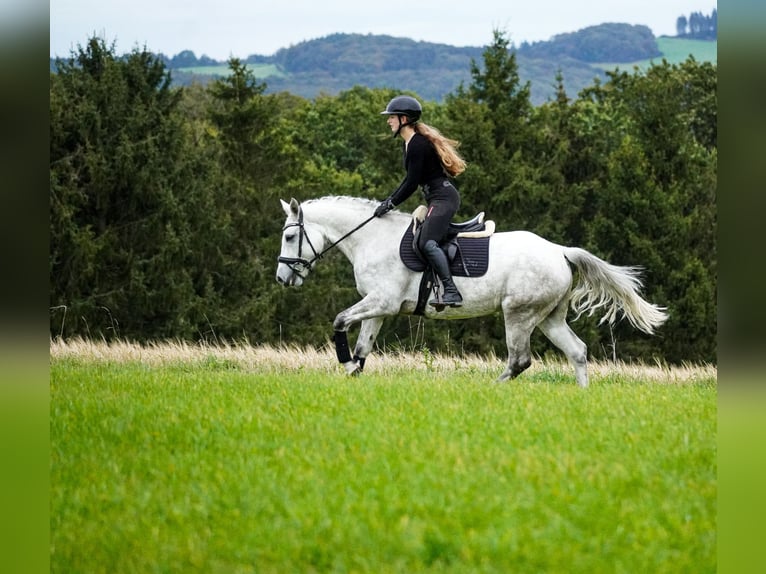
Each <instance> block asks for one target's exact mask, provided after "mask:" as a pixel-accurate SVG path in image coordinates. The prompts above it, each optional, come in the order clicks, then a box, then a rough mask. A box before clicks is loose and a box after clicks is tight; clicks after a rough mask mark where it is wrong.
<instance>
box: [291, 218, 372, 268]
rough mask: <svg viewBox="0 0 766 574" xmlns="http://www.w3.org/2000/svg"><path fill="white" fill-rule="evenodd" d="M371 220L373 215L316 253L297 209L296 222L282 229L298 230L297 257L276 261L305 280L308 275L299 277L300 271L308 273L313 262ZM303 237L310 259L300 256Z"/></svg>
mask: <svg viewBox="0 0 766 574" xmlns="http://www.w3.org/2000/svg"><path fill="white" fill-rule="evenodd" d="M373 219H375V215H371V216H370V217H368V218H367V219H365V220H364V221H363V222H362V223H360V224H359V225H357V226H356V227H354V229H352V230H351V231H349V232H348V233H346V234H345V235H344V236H342V237H341V238H340V239H338V240H337V241H334V242H333V243H331V244H330V245H328V246H327V247H325V248H324V249H323V250H322V251H320V252H319V253H317V250H316V249H315V248H314V245H313V244H312V243H311V239H310V238H309V235H308V233H306V226H305V225H304V223H303V209H302V208H299V209H298V221H296V222H295V223H288V224H287V225H285V226H284V227H283V228H282V231H283V232H284V231H285V230H286V229H289V228H290V227H297V228H298V229H299V234H298V257H283V256H281V255H280V256H279V257H277V261H278V262H279V263H284V264H285V265H287V267H288V268H289V269H290V271H292V272H293V273H295V274H296V275H297V276H298V277H300V278H301V279H304V280H305V279H306V276H307V275H308V273H307V274H306V275H301V269H306V270H307V271H310V270H311V266H312V265H313V264H314V262H315V261H319V260H320V259H321V258H322V257H324V254H325V253H327V252H328V251H329V250H330V249H332V248H333V247H335V246H336V245H338V243H340V242H341V241H343V240H344V239H346V238H347V237H348V236H349V235H352V234H353V233H356V232H357V231H359V230H360V229H361V228H362V227H364V226H365V225H367V224H368V223H369V222H370V221H372V220H373ZM304 237H305V238H306V243H308V245H309V247H310V248H311V252H312V253H313V255H314V256H313V257H312V258H311V259H305V258H304V257H302V255H303V238H304Z"/></svg>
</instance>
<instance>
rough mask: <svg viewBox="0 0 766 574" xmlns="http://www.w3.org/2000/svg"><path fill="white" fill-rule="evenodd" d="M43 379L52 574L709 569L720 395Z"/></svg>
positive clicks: (310, 373) (170, 371) (237, 372)
mask: <svg viewBox="0 0 766 574" xmlns="http://www.w3.org/2000/svg"><path fill="white" fill-rule="evenodd" d="M262 367H263V368H260V367H258V366H255V367H254V368H253V367H249V368H243V367H242V366H241V365H240V364H239V363H237V362H236V361H228V360H220V359H216V358H214V357H209V356H208V357H207V358H204V357H203V358H202V359H201V360H199V361H196V362H194V361H192V362H189V361H176V362H172V361H171V362H170V363H168V364H161V365H150V364H148V363H146V362H141V361H134V360H127V361H112V360H91V359H88V360H84V359H77V358H71V357H63V358H57V357H52V360H51V400H50V404H51V412H50V441H51V469H50V475H51V477H50V482H51V497H50V498H51V520H50V528H51V530H50V542H51V554H50V559H51V572H66V573H72V572H88V573H95V572H104V573H109V574H116V573H123V572H125V573H127V572H135V573H147V572H179V573H181V572H184V573H187V572H221V573H235V572H242V573H244V572H258V573H262V572H275V573H276V572H280V573H281V572H374V573H389V572H392V573H393V572H402V573H405V572H406V573H415V572H504V573H505V572H525V573H526V572H569V573H572V572H588V573H592V572H599V573H602V572H625V573H628V572H630V573H635V572H652V573H661V572H672V573H674V574H676V573H679V572H690V573H694V574H699V573H704V572H714V571H715V569H716V558H715V550H716V534H715V532H716V514H715V508H716V490H717V483H716V394H717V393H716V383H715V378H714V377H712V378H711V377H710V376H702V377H700V378H698V379H696V380H695V379H692V380H690V381H688V382H685V383H683V384H667V383H662V382H656V381H649V380H636V379H628V378H626V377H624V376H620V375H607V376H593V377H592V382H591V386H590V387H589V388H588V389H580V388H578V387H576V386H575V385H574V383H573V377H572V374H571V373H570V372H569V371H568V370H564V371H563V374H561V373H556V372H554V371H540V372H537V373H532V374H530V375H526V376H522V377H521V378H520V379H518V380H517V381H514V382H511V383H509V384H503V385H495V384H492V382H491V381H492V377H490V376H488V375H487V373H485V372H481V371H479V370H477V369H472V368H456V369H454V370H453V371H451V372H449V371H441V370H437V371H429V370H412V369H410V368H397V367H396V365H394V366H392V367H390V368H388V369H387V370H386V371H385V372H379V371H375V370H373V372H372V373H370V374H365V375H364V376H363V377H362V378H357V379H349V378H346V377H345V376H343V375H342V374H341V373H340V372H339V371H331V372H326V371H325V370H323V369H321V368H317V369H312V368H306V369H304V368H303V367H301V368H300V369H296V370H283V371H280V370H275V369H274V368H273V367H270V366H269V365H262Z"/></svg>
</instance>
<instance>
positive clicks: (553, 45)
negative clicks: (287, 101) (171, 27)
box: [51, 24, 717, 105]
mask: <svg viewBox="0 0 766 574" xmlns="http://www.w3.org/2000/svg"><path fill="white" fill-rule="evenodd" d="M711 46H712V50H711ZM716 48H717V42H716V41H702V40H688V39H685V38H667V37H663V38H659V39H658V38H655V37H654V35H653V34H652V32H651V30H650V29H649V28H648V27H647V26H640V25H639V26H634V25H629V24H600V25H598V26H590V27H588V28H584V29H582V30H579V31H577V32H573V33H568V34H560V35H557V36H554V37H553V38H552V39H551V40H549V41H546V42H535V43H532V44H529V43H522V44H521V45H520V46H514V49H515V50H516V61H517V64H518V67H519V76H520V78H521V81H522V82H526V81H529V82H530V84H531V98H532V102H533V103H534V104H536V105H537V104H540V103H543V102H545V101H546V100H548V99H552V98H553V94H554V84H555V77H556V74H557V72H558V71H561V73H562V75H563V79H564V86H565V88H566V90H567V93H568V94H570V96H571V97H575V96H576V95H577V93H578V92H579V91H580V90H582V89H583V88H585V87H587V86H590V85H592V84H593V81H594V79H595V78H605V70H613V69H614V68H615V67H620V68H632V66H639V67H645V66H648V65H649V64H650V63H651V62H652V61H656V62H660V61H661V60H662V59H663V58H665V59H667V60H668V61H669V62H671V63H677V62H680V61H683V60H685V59H686V58H687V57H688V56H689V55H690V54H691V55H693V56H694V57H695V59H697V60H698V61H711V60H712V61H715V57H716ZM483 51H484V47H455V46H450V45H447V44H435V43H430V42H417V41H415V40H411V39H408V38H395V37H392V36H384V35H372V34H368V35H363V34H332V35H329V36H326V37H323V38H319V39H315V40H308V41H305V42H301V43H299V44H296V45H294V46H290V47H289V48H282V49H280V50H279V51H277V52H276V54H274V55H273V56H261V55H251V56H248V57H247V58H244V59H243V61H244V62H245V63H247V64H248V67H249V68H250V69H251V70H252V72H253V73H254V75H255V76H256V77H257V78H258V79H259V80H261V81H264V82H265V83H266V85H267V92H272V93H273V92H281V91H288V92H291V93H293V94H296V95H299V96H302V97H305V98H313V97H316V96H317V95H319V94H322V93H324V94H329V95H334V94H337V93H338V92H340V91H343V90H347V89H349V88H351V87H353V86H354V85H364V86H367V87H371V88H394V89H401V90H412V91H414V92H415V93H417V94H419V95H420V96H421V97H422V98H424V99H426V100H432V101H441V100H442V99H443V98H444V97H445V96H446V95H447V94H448V93H450V92H453V91H454V90H455V89H456V88H457V87H458V86H459V85H460V83H461V82H463V83H465V84H466V85H467V84H468V83H470V81H471V77H470V63H471V60H474V61H475V62H476V63H477V64H479V65H481V64H482V63H483V62H482V54H483ZM160 56H161V57H162V58H163V59H164V61H165V63H166V64H167V66H168V68H170V69H171V73H172V78H173V81H174V82H175V83H176V84H180V85H187V84H190V83H191V82H195V81H196V82H202V83H205V82H207V81H209V80H210V79H211V78H214V77H220V76H223V75H226V74H227V73H228V65H227V63H226V62H216V61H214V60H211V59H210V58H207V57H205V56H203V57H201V58H200V59H197V58H195V56H194V53H193V52H191V51H189V50H186V51H184V52H181V53H180V54H178V55H176V56H174V57H172V58H168V57H167V56H164V55H160ZM51 65H52V67H53V62H52V63H51Z"/></svg>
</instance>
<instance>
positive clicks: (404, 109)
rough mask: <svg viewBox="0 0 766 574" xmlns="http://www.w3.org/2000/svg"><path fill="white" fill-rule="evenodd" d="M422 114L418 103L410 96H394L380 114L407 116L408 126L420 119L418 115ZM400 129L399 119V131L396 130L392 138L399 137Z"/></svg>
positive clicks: (421, 108) (400, 122) (400, 121)
mask: <svg viewBox="0 0 766 574" xmlns="http://www.w3.org/2000/svg"><path fill="white" fill-rule="evenodd" d="M421 113H423V107H422V106H421V105H420V102H419V101H417V100H416V99H415V98H413V97H412V96H396V97H395V98H394V99H392V100H391V101H390V102H388V105H387V106H386V109H385V110H384V111H382V112H380V115H382V116H407V119H408V120H409V123H410V124H414V123H415V122H417V121H418V120H419V119H420V114H421ZM401 129H402V120H401V118H400V119H399V129H398V130H396V133H395V134H394V137H396V136H398V135H399V131H400V130H401Z"/></svg>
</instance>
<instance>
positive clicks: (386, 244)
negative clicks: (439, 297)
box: [276, 197, 667, 387]
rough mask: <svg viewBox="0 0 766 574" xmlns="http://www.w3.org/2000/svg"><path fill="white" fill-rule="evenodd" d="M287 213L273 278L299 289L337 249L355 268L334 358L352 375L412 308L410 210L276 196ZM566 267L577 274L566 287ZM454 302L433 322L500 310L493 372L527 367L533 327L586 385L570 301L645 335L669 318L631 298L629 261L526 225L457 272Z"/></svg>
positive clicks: (416, 276)
mask: <svg viewBox="0 0 766 574" xmlns="http://www.w3.org/2000/svg"><path fill="white" fill-rule="evenodd" d="M280 201H281V203H282V207H283V209H284V211H285V214H286V215H287V219H286V221H285V226H284V228H283V233H282V247H281V254H280V256H279V263H278V266H277V277H276V278H277V281H278V282H279V283H281V284H283V285H293V286H296V287H297V286H300V285H301V284H302V283H303V281H304V280H305V279H306V277H307V275H308V273H309V272H310V271H311V269H312V268H313V267H314V265H316V263H317V261H318V260H319V259H320V258H321V256H322V255H323V254H324V251H326V250H328V249H330V248H332V247H335V246H337V248H338V249H339V250H340V251H341V252H342V253H343V254H344V255H345V256H346V257H347V258H348V260H349V261H350V262H351V265H352V266H353V268H354V277H355V279H356V288H357V291H358V292H359V294H360V295H361V296H362V299H361V300H360V301H359V302H358V303H356V304H354V305H352V306H351V307H349V308H348V309H344V310H343V311H341V312H340V313H338V315H337V316H336V317H335V321H334V323H333V327H334V329H335V337H334V340H335V344H336V350H337V353H338V359H339V361H340V362H341V363H342V364H343V366H344V368H345V370H346V372H347V373H348V374H358V373H359V372H360V371H361V369H362V368H363V366H364V361H365V358H366V357H367V356H368V355H369V353H370V351H371V350H372V348H373V345H374V342H375V338H376V337H377V335H378V332H379V331H380V327H381V325H382V323H383V319H384V318H385V317H387V316H392V315H397V314H403V315H407V314H412V313H413V311H414V310H415V308H416V304H417V300H418V290H419V285H420V280H421V276H422V273H419V272H414V271H410V270H409V269H408V268H407V267H405V265H404V264H403V263H402V261H401V258H400V255H399V242H400V239H401V237H402V235H403V233H404V231H405V229H406V228H407V226H409V225H411V222H412V218H411V215H409V214H405V213H402V212H399V211H391V212H389V213H388V214H386V215H384V216H383V217H379V218H376V217H374V216H373V212H374V210H375V207H377V205H378V204H377V202H373V201H370V200H367V199H360V198H352V197H323V198H321V199H314V200H309V201H306V202H304V203H302V204H299V203H298V202H297V201H296V200H295V199H292V200H291V201H290V203H289V204H288V203H286V202H284V201H282V200H280ZM570 264H571V265H572V266H574V267H575V268H576V269H577V270H578V271H579V281H578V282H577V284H576V285H573V274H572V270H571V268H570ZM454 281H455V283H456V285H457V287H458V289H459V290H460V292H461V293H462V295H463V299H464V301H463V306H462V307H447V308H445V309H444V310H442V311H436V310H435V309H434V308H433V307H430V306H429V307H427V309H426V311H425V316H426V317H428V318H432V319H465V318H469V317H479V316H482V315H488V314H491V313H494V312H495V311H497V310H502V313H503V317H504V319H505V338H506V344H507V347H508V366H507V367H506V369H505V370H504V371H503V373H502V374H501V375H500V377H499V378H498V381H505V380H507V379H511V378H514V377H516V376H517V375H518V374H519V373H521V372H522V371H524V370H525V369H526V368H527V367H529V365H530V364H531V359H532V356H531V350H530V336H531V334H532V331H533V330H534V329H535V328H536V327H539V328H540V330H541V331H542V332H543V333H544V334H545V336H546V337H548V339H550V341H551V342H552V343H553V344H554V345H556V346H557V347H558V348H559V349H561V351H562V352H563V353H564V354H565V355H566V356H567V358H568V359H569V361H570V362H571V363H572V365H573V366H574V371H575V377H576V380H577V383H578V384H579V385H580V386H581V387H586V386H588V372H587V349H586V345H585V343H583V342H582V341H581V340H580V339H579V338H578V337H577V335H575V334H574V332H573V331H572V329H571V328H570V327H569V325H567V322H566V316H567V311H568V309H569V307H570V306H571V308H572V309H573V310H574V311H575V313H576V314H577V317H579V316H580V314H582V313H583V312H588V314H592V313H593V312H594V311H595V310H598V309H600V310H603V312H604V316H603V318H602V319H601V322H602V323H603V322H604V321H608V322H609V323H610V324H613V323H614V322H615V321H616V320H617V317H618V313H620V312H621V313H622V314H623V315H624V316H625V317H627V318H628V321H630V323H631V324H632V325H633V326H634V327H636V328H637V329H640V330H641V331H643V332H645V333H648V334H653V333H654V330H655V329H656V328H657V327H658V326H660V325H661V324H662V323H663V322H664V321H665V319H666V318H667V315H666V313H665V310H664V308H662V307H658V306H656V305H653V304H651V303H648V302H647V301H645V300H644V299H643V298H641V296H640V295H639V290H640V288H641V286H642V284H641V281H640V279H639V269H638V268H637V267H619V266H615V265H611V264H609V263H607V262H605V261H602V260H601V259H599V258H598V257H596V256H595V255H592V254H591V253H589V252H587V251H585V250H584V249H580V248H578V247H564V246H561V245H557V244H555V243H551V242H550V241H547V240H546V239H543V238H541V237H539V236H538V235H535V234H534V233H530V232H527V231H512V232H504V233H495V234H494V235H492V237H491V239H490V241H489V266H488V268H487V272H486V273H485V274H484V275H482V276H481V277H470V278H469V277H455V278H454ZM359 322H361V327H360V331H359V335H358V338H357V342H356V346H355V347H354V356H353V357H351V355H350V353H349V351H348V342H347V332H348V329H349V327H351V326H352V325H354V324H356V323H359Z"/></svg>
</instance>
